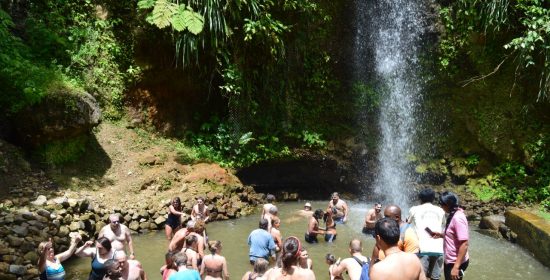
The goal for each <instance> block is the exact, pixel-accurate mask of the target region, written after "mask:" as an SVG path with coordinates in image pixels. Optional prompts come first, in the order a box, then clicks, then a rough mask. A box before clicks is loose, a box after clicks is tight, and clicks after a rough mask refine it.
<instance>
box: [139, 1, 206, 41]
mask: <svg viewBox="0 0 550 280" xmlns="http://www.w3.org/2000/svg"><path fill="white" fill-rule="evenodd" d="M138 8H139V9H144V10H147V9H150V8H153V11H152V12H151V13H150V14H149V15H148V16H147V22H149V23H151V24H154V25H155V26H157V27H158V28H160V29H163V28H166V27H168V26H172V28H174V30H176V31H178V32H183V31H185V30H188V31H189V32H191V33H193V34H195V35H197V34H199V33H200V32H201V31H202V29H203V26H204V18H203V17H202V16H201V15H200V14H199V13H196V12H195V11H193V9H192V8H191V7H190V6H186V5H185V4H179V5H178V4H177V3H174V2H172V1H170V0H156V1H154V0H141V1H139V2H138Z"/></svg>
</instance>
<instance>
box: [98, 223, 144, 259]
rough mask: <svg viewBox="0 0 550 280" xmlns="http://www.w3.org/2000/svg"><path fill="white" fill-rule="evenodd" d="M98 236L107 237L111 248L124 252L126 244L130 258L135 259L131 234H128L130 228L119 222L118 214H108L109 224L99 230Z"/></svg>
mask: <svg viewBox="0 0 550 280" xmlns="http://www.w3.org/2000/svg"><path fill="white" fill-rule="evenodd" d="M100 237H105V238H107V239H109V241H111V246H112V248H113V250H116V251H125V252H126V246H127V247H128V252H129V254H130V259H132V260H133V259H135V254H134V244H133V242H132V236H131V235H130V229H129V228H128V227H127V226H125V225H123V224H121V223H120V215H119V214H111V215H110V216H109V224H108V225H106V226H104V227H103V228H102V229H101V231H99V235H98V236H97V238H100Z"/></svg>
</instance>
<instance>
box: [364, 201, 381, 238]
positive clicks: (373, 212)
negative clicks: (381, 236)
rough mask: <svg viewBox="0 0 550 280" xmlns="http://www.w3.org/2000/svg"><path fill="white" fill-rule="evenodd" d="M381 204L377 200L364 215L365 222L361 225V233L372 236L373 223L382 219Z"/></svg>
mask: <svg viewBox="0 0 550 280" xmlns="http://www.w3.org/2000/svg"><path fill="white" fill-rule="evenodd" d="M382 218H383V216H382V204H381V203H380V202H377V203H375V204H374V208H372V209H370V210H369V211H368V212H367V215H366V216H365V224H364V225H363V233H364V234H366V235H371V236H372V237H375V236H374V225H375V224H376V221H378V220H380V219H382Z"/></svg>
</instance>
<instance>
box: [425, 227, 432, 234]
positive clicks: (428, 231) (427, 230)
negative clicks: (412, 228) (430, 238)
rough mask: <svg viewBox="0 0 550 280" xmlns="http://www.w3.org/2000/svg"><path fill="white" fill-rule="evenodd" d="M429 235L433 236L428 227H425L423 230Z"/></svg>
mask: <svg viewBox="0 0 550 280" xmlns="http://www.w3.org/2000/svg"><path fill="white" fill-rule="evenodd" d="M424 230H425V231H426V232H427V233H428V234H429V235H434V232H433V231H432V230H431V229H430V228H429V227H426V228H425V229H424Z"/></svg>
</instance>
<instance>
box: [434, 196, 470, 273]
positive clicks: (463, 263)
mask: <svg viewBox="0 0 550 280" xmlns="http://www.w3.org/2000/svg"><path fill="white" fill-rule="evenodd" d="M439 204H440V205H441V208H443V210H445V212H447V214H448V216H447V221H446V224H445V232H444V233H439V232H433V233H432V237H434V238H443V239H444V243H443V253H444V256H445V266H444V273H445V279H446V280H459V279H462V277H463V276H464V271H465V270H466V268H468V264H469V263H470V256H469V254H468V246H469V240H470V235H469V232H468V229H469V228H468V220H467V219H466V215H465V214H464V209H463V208H462V207H460V206H459V203H458V196H457V195H456V194H455V193H452V192H444V193H442V194H441V195H440V196H439Z"/></svg>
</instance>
